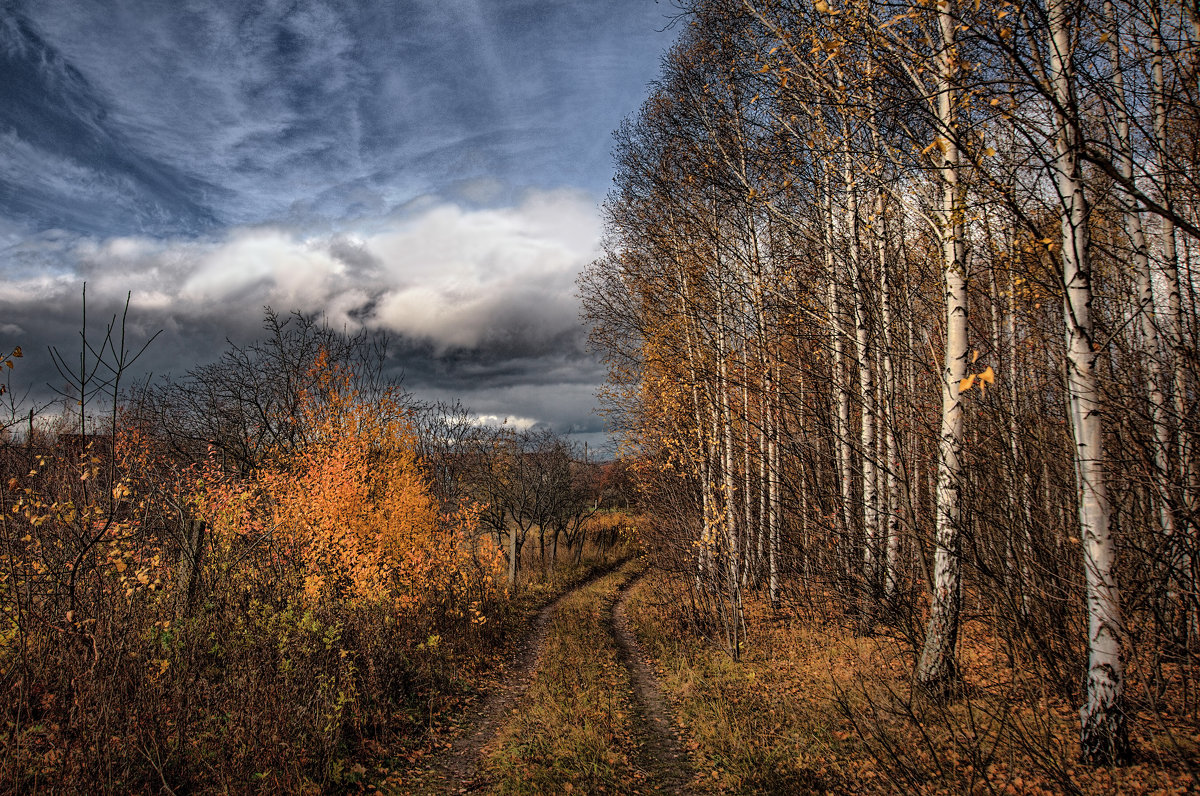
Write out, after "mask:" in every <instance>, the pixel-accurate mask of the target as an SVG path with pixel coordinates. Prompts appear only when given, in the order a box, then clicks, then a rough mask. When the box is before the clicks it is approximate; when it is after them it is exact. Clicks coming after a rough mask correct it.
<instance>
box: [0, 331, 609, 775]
mask: <svg viewBox="0 0 1200 796" xmlns="http://www.w3.org/2000/svg"><path fill="white" fill-rule="evenodd" d="M121 332H122V326H121V324H120V323H119V322H118V321H117V320H116V319H114V321H113V324H112V325H110V326H109V328H108V329H107V336H106V337H104V339H103V343H98V342H97V341H94V340H93V341H91V344H90V345H86V338H85V348H84V351H83V362H84V365H85V367H84V369H83V371H82V372H81V373H74V372H71V371H67V372H66V374H65V375H66V376H69V377H71V379H73V381H72V382H71V383H72V384H73V386H72V387H71V388H70V389H72V390H74V392H75V394H76V395H77V396H78V398H77V402H78V403H79V404H81V405H83V406H84V407H85V408H86V411H85V412H84V413H83V416H82V418H81V417H80V413H79V411H78V408H77V410H76V412H75V413H74V416H73V413H71V412H69V411H68V412H67V413H65V414H64V415H63V416H62V417H63V419H62V420H60V421H59V422H58V423H57V425H54V424H51V425H49V426H47V425H46V424H45V422H44V421H41V422H39V421H38V420H37V419H36V418H35V419H33V420H30V421H28V422H27V423H26V421H25V418H24V417H21V418H14V422H12V423H11V424H10V425H9V427H8V428H7V429H6V430H5V434H4V437H3V440H2V442H0V466H2V467H3V484H2V486H3V489H2V490H0V605H2V606H3V614H2V615H0V621H2V625H0V677H2V680H0V688H2V691H3V697H4V698H3V699H2V700H0V720H2V721H3V726H2V728H0V732H2V733H3V737H4V742H3V745H2V748H0V781H2V782H6V783H10V784H11V786H12V787H14V788H16V789H17V790H21V791H39V792H83V791H87V792H114V793H116V792H119V793H126V792H181V791H191V792H221V791H235V792H246V791H260V792H272V793H275V792H304V791H312V790H341V789H347V788H348V789H352V790H353V789H357V788H358V787H359V785H360V784H364V783H367V782H368V781H370V780H371V779H372V778H374V777H375V776H377V774H378V769H379V768H380V767H384V768H388V767H394V766H396V765H398V764H404V763H405V761H407V760H408V759H409V758H411V759H413V760H417V759H419V758H420V756H421V755H422V754H424V752H425V751H426V750H427V748H428V745H429V743H431V742H432V739H433V738H435V737H438V736H439V734H440V733H441V732H442V731H443V730H445V729H446V728H447V727H448V726H450V724H451V721H450V720H451V717H452V716H453V715H454V714H455V711H456V709H457V708H459V707H460V706H461V705H462V704H463V703H464V701H469V700H470V699H471V698H472V696H473V694H474V693H476V692H477V691H478V690H479V689H484V688H486V687H487V685H488V682H489V680H488V678H489V676H490V674H491V672H492V670H493V668H494V667H495V665H496V664H497V662H498V661H499V660H500V658H501V656H502V655H503V654H504V653H505V651H507V650H508V649H510V648H511V647H512V646H513V645H514V644H515V643H517V642H519V640H520V639H521V637H522V636H523V632H524V627H525V625H526V623H527V622H528V620H529V618H530V616H531V615H532V614H533V613H536V611H537V609H538V608H539V607H540V605H541V604H543V603H545V602H546V601H548V600H550V599H551V598H552V597H553V596H554V595H556V594H557V593H559V592H560V591H562V590H563V589H565V588H567V587H569V586H570V585H572V584H574V583H577V582H580V581H581V580H583V579H585V578H586V577H588V575H589V574H590V573H591V572H592V571H594V569H595V568H597V567H604V566H610V565H611V563H612V562H613V561H615V560H617V559H618V558H619V557H621V556H622V555H624V552H623V551H624V538H625V537H626V536H627V530H626V529H627V527H628V525H629V523H630V520H629V517H628V514H627V513H625V512H623V511H622V510H621V505H623V503H624V501H625V498H624V497H623V496H622V495H619V494H616V493H614V492H613V491H612V488H611V487H612V485H611V484H609V483H608V481H609V480H611V474H610V473H609V472H608V469H609V467H607V466H603V465H597V464H594V463H589V462H585V461H581V460H580V459H579V458H578V457H577V456H575V455H574V453H573V451H572V450H571V449H570V447H569V446H568V445H567V444H566V443H565V442H563V440H561V439H560V438H557V437H554V436H553V435H550V434H547V433H542V432H519V431H509V430H504V429H501V430H497V429H490V428H484V427H480V426H478V425H473V424H471V423H470V422H469V418H468V417H467V415H466V413H465V412H463V411H462V410H460V409H454V410H448V409H445V408H439V407H426V406H422V405H420V404H418V403H417V402H416V401H415V400H414V399H413V398H412V396H409V395H408V394H406V393H405V392H403V391H402V390H401V389H400V388H399V386H398V385H395V384H388V383H386V382H385V381H384V380H383V379H382V378H381V376H380V364H381V363H382V361H383V358H382V357H383V355H384V352H383V349H382V348H380V347H379V346H380V341H379V340H377V339H373V338H369V337H365V336H360V337H347V336H345V335H341V334H338V333H335V332H332V331H331V330H329V329H327V328H325V327H323V326H321V325H319V324H317V323H315V322H313V321H312V320H311V319H308V318H304V317H301V316H291V317H284V318H281V317H277V316H275V315H268V317H267V321H266V332H267V334H266V336H265V338H264V339H263V340H262V341H260V342H258V343H256V344H254V345H252V346H250V347H247V348H237V347H231V348H230V349H229V350H227V351H226V352H225V354H223V355H222V357H221V359H220V360H219V361H218V362H217V363H215V364H214V365H212V366H208V367H203V368H199V369H197V370H195V371H192V372H191V373H189V374H187V375H186V377H184V378H183V379H181V380H179V381H176V382H162V383H158V384H150V385H138V386H137V387H136V388H135V389H133V390H126V389H125V385H122V384H121V383H120V377H121V376H122V375H123V374H124V371H125V369H126V368H127V367H128V365H129V363H130V361H131V359H132V357H131V356H130V355H129V352H127V351H124V350H123V348H122V343H121ZM17 353H19V352H17ZM61 359H62V358H61V357H60V360H61ZM10 361H11V360H10ZM72 416H73V419H72ZM18 420H19V421H20V422H17V421H18ZM534 473H537V474H538V476H539V477H538V479H537V480H538V481H539V483H538V484H536V485H535V484H531V483H528V480H529V479H530V478H531V476H532V474H534ZM543 476H545V478H543ZM549 478H553V479H556V480H555V482H554V489H553V490H543V491H541V492H538V491H537V490H536V489H535V487H536V488H537V489H540V488H541V482H542V481H544V480H548V479H549ZM510 535H517V536H518V539H517V542H516V543H515V545H514V544H510V543H509V539H508V538H507V537H508V536H510ZM533 538H536V539H537V542H538V544H537V545H536V546H534V545H529V546H526V545H524V542H525V541H526V540H527V539H533ZM512 550H515V551H516V552H517V555H518V556H520V557H521V558H520V559H519V560H520V561H521V566H520V567H514V566H511V565H510V564H509V563H508V562H506V561H505V555H506V553H507V552H509V551H512Z"/></svg>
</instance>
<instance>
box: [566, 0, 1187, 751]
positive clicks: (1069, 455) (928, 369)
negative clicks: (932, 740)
mask: <svg viewBox="0 0 1200 796" xmlns="http://www.w3.org/2000/svg"><path fill="white" fill-rule="evenodd" d="M681 20H682V21H684V22H686V25H687V28H686V30H685V32H684V34H683V35H682V36H681V38H680V41H679V43H678V44H677V45H676V47H675V49H674V50H673V51H672V52H671V53H670V55H669V56H668V57H667V58H666V59H665V60H664V63H663V70H662V74H661V76H660V78H659V80H658V82H657V83H656V84H655V86H654V90H653V93H652V95H651V97H650V98H649V99H648V101H647V102H646V104H645V105H644V107H643V109H642V111H641V112H640V114H638V115H637V116H636V117H634V118H632V119H630V120H629V121H628V122H627V123H626V124H625V125H624V126H623V127H622V128H621V130H619V131H618V133H617V136H616V160H617V165H618V172H617V177H616V181H615V187H614V189H613V191H612V193H611V194H610V197H609V200H608V202H607V204H606V216H607V229H608V238H607V242H606V249H605V253H604V255H603V256H602V257H601V258H600V259H598V260H597V261H596V262H595V263H593V265H592V266H591V268H590V269H588V271H587V272H586V273H585V274H584V275H583V277H581V283H580V291H581V295H582V298H583V301H584V306H585V315H586V316H587V318H588V320H589V322H590V323H591V324H592V328H593V337H592V340H593V343H594V345H595V346H596V348H597V350H598V351H599V352H600V353H601V354H602V356H604V358H605V360H606V362H607V364H608V366H609V369H610V380H609V385H608V388H607V392H606V396H605V398H606V400H607V402H608V404H607V405H608V410H609V412H610V416H611V418H612V420H613V424H614V428H616V429H618V430H619V432H620V434H621V435H622V439H623V445H624V446H625V447H624V452H625V455H626V456H627V457H629V458H630V459H631V460H633V461H635V462H636V463H637V468H638V472H639V474H640V479H641V484H642V489H643V494H644V496H645V505H646V506H647V508H648V510H649V515H650V516H651V517H652V518H653V527H652V528H651V529H650V530H649V531H648V532H649V533H650V534H651V535H652V536H653V538H654V539H655V540H656V544H655V545H654V548H653V554H654V555H655V556H656V557H657V558H658V559H659V562H660V564H662V565H663V566H668V567H671V568H672V569H673V570H674V571H678V572H686V573H690V575H689V577H691V578H692V581H691V582H692V583H693V584H694V586H693V591H694V599H695V605H696V610H697V611H700V612H708V613H709V615H711V617H713V620H714V623H715V624H714V626H715V627H717V628H719V633H718V637H719V638H720V639H721V643H723V644H724V645H725V646H726V647H727V649H728V650H729V652H730V654H731V655H733V656H734V657H735V658H736V657H738V656H739V655H740V654H741V653H742V652H743V651H744V650H743V648H742V644H743V641H742V640H743V639H744V636H745V634H744V628H745V623H746V622H747V621H749V620H748V619H747V613H746V604H747V601H749V600H753V599H757V596H758V595H762V596H763V597H764V598H765V599H766V600H767V604H768V605H769V606H775V607H776V608H778V607H779V606H780V605H781V604H783V603H785V602H787V603H792V604H797V605H801V604H802V605H808V606H814V607H816V608H817V609H819V611H820V612H821V613H822V615H824V616H828V617H840V618H841V619H843V620H845V621H846V622H847V627H849V628H852V629H853V631H854V632H857V633H859V634H863V635H871V634H875V633H883V632H886V633H898V634H901V635H903V636H904V637H905V638H909V639H910V640H911V649H912V660H911V663H912V666H913V671H914V675H915V676H914V681H915V683H916V684H917V687H918V688H919V689H920V690H921V691H922V693H923V694H924V695H925V697H926V698H928V699H932V700H934V701H938V702H946V701H952V700H954V699H955V698H956V697H957V695H958V694H959V693H960V692H961V688H960V686H962V685H963V684H964V682H968V681H970V679H971V676H972V672H971V671H970V669H969V667H968V666H966V665H965V664H964V662H963V661H960V660H959V656H958V646H959V635H960V631H961V629H962V628H963V627H964V623H966V622H968V621H971V622H974V623H976V625H981V626H986V628H987V631H988V632H989V633H993V634H996V635H997V636H999V637H1002V638H1004V639H1007V640H1008V643H1011V645H1012V648H1013V649H1015V650H1019V651H1020V655H1022V656H1027V657H1028V659H1029V660H1036V661H1039V662H1040V663H1039V666H1042V667H1043V668H1042V670H1041V671H1043V672H1044V673H1045V675H1044V676H1045V679H1046V680H1047V681H1050V682H1053V683H1054V684H1056V685H1055V687H1056V688H1058V689H1059V692H1060V694H1061V695H1062V696H1063V697H1064V698H1069V699H1071V700H1075V704H1077V705H1079V706H1081V708H1080V736H1079V738H1080V748H1079V753H1080V755H1081V757H1083V758H1084V759H1085V760H1087V761H1090V762H1093V763H1109V762H1115V761H1121V760H1123V759H1125V758H1127V757H1128V756H1129V754H1130V746H1129V740H1128V736H1129V733H1130V725H1131V723H1132V721H1133V718H1132V717H1133V715H1134V714H1135V713H1137V712H1138V710H1142V711H1145V710H1149V708H1147V706H1146V704H1144V703H1139V704H1138V705H1137V706H1136V709H1135V708H1132V707H1131V706H1130V705H1129V704H1128V700H1129V699H1131V698H1132V697H1131V696H1130V693H1129V692H1128V690H1127V689H1126V670H1127V668H1128V667H1129V665H1130V662H1131V661H1140V662H1141V663H1142V664H1143V665H1151V666H1153V665H1159V664H1157V663H1154V662H1161V661H1162V660H1166V659H1170V660H1182V661H1185V662H1187V663H1188V665H1194V664H1195V663H1196V662H1197V658H1196V656H1197V654H1198V653H1200V639H1198V638H1197V627H1198V617H1200V601H1198V593H1197V574H1198V573H1197V555H1196V554H1197V540H1198V537H1197V533H1198V529H1197V518H1196V512H1195V508H1196V501H1197V488H1198V486H1200V462H1197V457H1196V453H1195V447H1196V417H1195V413H1196V391H1197V384H1196V375H1195V374H1196V363H1195V359H1196V354H1195V337H1196V333H1197V328H1196V325H1197V313H1196V303H1195V299H1196V286H1195V275H1194V274H1193V262H1194V260H1195V256H1196V253H1197V247H1198V245H1200V212H1198V211H1200V208H1197V206H1196V202H1195V201H1194V197H1195V196H1197V188H1198V187H1200V186H1197V180H1198V179H1200V168H1198V166H1200V148H1197V144H1196V141H1197V137H1196V130H1197V129H1198V127H1200V113H1198V110H1200V97H1198V96H1197V92H1198V89H1197V81H1196V74H1197V69H1198V68H1200V40H1198V34H1197V24H1198V23H1197V19H1196V14H1195V10H1194V9H1193V8H1191V7H1190V6H1187V5H1186V4H1179V3H1175V2H1169V0H1146V2H1140V1H1139V2H1132V0H1025V1H1024V2H1006V1H1005V0H983V1H982V2H966V1H965V0H962V1H961V2H958V1H955V0H943V1H942V2H937V3H934V2H912V3H909V2H883V0H850V2H845V3H834V2H821V1H818V2H815V3H813V2H808V0H744V1H743V0H693V1H692V2H690V3H686V4H685V7H684V9H683V14H682V16H681ZM1189 671H1190V670H1189ZM1080 683H1082V686H1081V685H1080Z"/></svg>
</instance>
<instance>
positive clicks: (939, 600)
mask: <svg viewBox="0 0 1200 796" xmlns="http://www.w3.org/2000/svg"><path fill="white" fill-rule="evenodd" d="M954 18H955V10H954V3H952V2H948V1H947V2H943V3H941V4H939V5H938V22H939V28H940V31H941V38H942V52H941V53H940V55H939V57H938V117H939V122H940V124H941V127H942V129H943V130H944V131H945V132H946V135H945V136H944V137H943V141H944V145H943V148H942V163H941V168H940V169H939V173H940V175H939V176H940V177H941V182H942V207H941V210H940V213H939V222H940V225H941V232H942V276H943V281H944V288H945V300H946V351H945V360H944V364H943V366H942V423H941V433H940V435H939V438H938V472H937V504H936V519H935V523H936V525H935V531H934V534H935V536H934V557H933V594H932V599H931V601H930V607H929V623H928V625H927V626H926V630H925V646H924V648H923V649H922V651H921V659H920V662H919V664H918V666H917V682H919V683H921V685H922V686H924V687H925V689H926V690H927V691H929V692H930V693H931V694H933V695H935V696H941V695H943V694H944V693H945V691H946V689H947V688H949V687H950V686H951V685H952V684H953V681H954V680H956V679H957V676H958V672H957V666H956V661H955V646H956V644H957V642H958V627H959V608H960V602H961V591H962V574H961V566H960V560H959V551H960V548H961V545H962V538H961V536H962V530H961V522H962V514H961V507H960V505H959V502H960V498H961V495H960V489H961V483H962V461H961V453H962V438H963V407H962V399H961V398H960V397H959V383H960V382H961V381H962V380H963V379H964V378H966V374H967V274H966V262H965V250H964V245H963V213H962V203H961V200H960V197H959V190H960V188H959V152H958V147H957V145H956V143H955V141H954V140H953V139H954V136H953V134H952V131H953V130H954V127H955V110H954V109H955V103H956V91H955V87H954V78H955V75H956V73H957V70H958V67H957V64H956V59H957V52H956V48H955V24H956V23H955V19H954Z"/></svg>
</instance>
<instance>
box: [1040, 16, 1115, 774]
mask: <svg viewBox="0 0 1200 796" xmlns="http://www.w3.org/2000/svg"><path fill="white" fill-rule="evenodd" d="M1048 11H1049V22H1050V41H1049V45H1050V47H1049V50H1050V58H1049V64H1050V68H1049V72H1050V74H1049V77H1050V80H1051V85H1052V87H1053V90H1054V100H1055V123H1056V128H1057V129H1056V131H1055V141H1054V144H1055V156H1056V157H1055V160H1054V180H1055V188H1056V189H1057V193H1058V198H1059V201H1060V203H1061V211H1062V244H1063V245H1062V266H1063V288H1064V296H1063V305H1064V306H1063V314H1064V318H1065V320H1066V327H1067V328H1066V333H1067V397H1068V401H1069V403H1070V415H1071V428H1072V431H1073V433H1074V438H1075V476H1076V492H1077V496H1078V500H1079V527H1080V539H1081V540H1082V544H1083V563H1084V575H1085V579H1086V606H1087V614H1088V652H1089V655H1088V673H1087V697H1086V702H1085V704H1084V705H1083V707H1082V708H1080V720H1081V721H1080V724H1081V733H1080V739H1081V748H1082V752H1083V756H1084V757H1085V758H1087V759H1090V760H1093V761H1095V762H1110V761H1113V760H1114V759H1118V758H1121V757H1124V756H1125V755H1126V754H1127V753H1128V749H1127V742H1126V737H1125V716H1124V712H1123V709H1122V697H1123V693H1122V692H1123V690H1124V685H1125V675H1124V663H1123V661H1122V657H1121V636H1122V634H1123V627H1122V619H1121V605H1120V592H1119V591H1118V589H1117V585H1116V582H1115V580H1114V579H1113V568H1114V565H1115V563H1116V550H1115V547H1114V545H1113V541H1112V534H1111V530H1110V527H1109V524H1110V511H1111V509H1110V506H1109V501H1108V484H1107V480H1106V474H1105V470H1104V451H1103V419H1102V415H1101V411H1102V408H1103V406H1102V399H1101V395H1100V389H1099V384H1098V379H1097V373H1096V360H1097V358H1098V356H1099V353H1100V352H1099V351H1098V350H1097V349H1096V347H1095V345H1094V344H1093V340H1092V318H1091V305H1092V283H1091V263H1090V259H1089V240H1088V207H1087V196H1086V194H1085V192H1084V184H1083V179H1082V177H1081V174H1080V169H1079V158H1078V149H1079V145H1080V131H1079V128H1078V126H1077V122H1076V117H1075V96H1074V85H1073V83H1074V71H1073V66H1072V62H1071V59H1072V49H1071V31H1070V29H1069V20H1068V18H1067V14H1068V10H1067V0H1050V2H1049V6H1048Z"/></svg>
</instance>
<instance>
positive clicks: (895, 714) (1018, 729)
mask: <svg viewBox="0 0 1200 796" xmlns="http://www.w3.org/2000/svg"><path fill="white" fill-rule="evenodd" d="M684 594H685V591H684V587H683V586H682V585H681V584H678V583H672V582H663V581H661V580H658V581H657V582H656V581H654V580H652V579H645V580H643V581H642V583H641V584H639V585H638V586H637V587H635V589H634V593H633V594H632V595H631V598H630V600H629V603H628V615H629V618H630V623H631V626H632V627H633V628H634V630H635V632H636V633H637V634H638V635H639V638H640V640H641V642H642V643H643V645H644V646H645V648H646V650H647V653H648V654H649V655H650V657H651V659H652V662H653V663H654V665H655V666H656V668H657V670H658V673H659V676H660V679H661V684H662V687H663V691H664V694H665V695H666V696H667V698H668V699H669V700H670V701H671V702H672V703H673V705H674V708H675V710H676V713H677V716H678V720H679V724H680V725H681V727H682V728H683V730H684V732H685V735H686V736H687V737H688V746H689V748H690V750H691V753H692V755H693V758H694V762H695V765H696V766H697V768H698V769H699V770H701V771H704V772H706V773H705V775H704V777H703V779H704V781H705V782H706V784H707V787H709V788H711V789H712V790H713V791H716V792H721V793H847V794H884V793H920V794H976V793H978V794H1013V793H1020V794H1059V793H1077V794H1085V793H1086V794H1090V793H1114V794H1150V793H1153V794H1164V796H1166V795H1168V794H1184V793H1193V792H1195V788H1196V784H1197V782H1200V778H1198V777H1197V772H1196V770H1195V769H1196V765H1197V760H1200V732H1198V731H1197V728H1196V727H1194V726H1188V725H1187V724H1186V723H1185V722H1183V721H1182V720H1181V722H1180V723H1179V724H1178V725H1177V726H1173V727H1170V728H1167V727H1160V728H1157V730H1158V731H1157V732H1156V733H1155V734H1154V735H1153V736H1149V735H1147V736H1146V737H1141V738H1139V739H1137V741H1138V746H1139V748H1140V749H1141V750H1142V753H1141V756H1140V758H1139V759H1138V760H1136V761H1135V762H1134V763H1133V764H1132V765H1129V766H1125V767H1120V768H1093V767H1089V766H1085V765H1081V764H1078V763H1077V762H1076V761H1077V760H1078V757H1079V753H1078V739H1077V735H1076V733H1077V728H1078V718H1077V716H1076V714H1075V713H1074V709H1073V708H1072V706H1071V705H1068V704H1065V703H1064V702H1063V701H1062V700H1061V699H1056V698H1054V697H1052V696H1051V694H1050V691H1049V689H1047V688H1044V687H1040V686H1039V684H1038V682H1037V681H1036V678H1033V677H1027V676H1025V675H1024V674H1023V673H1022V672H1021V671H1020V669H1019V667H1013V666H1012V665H1011V663H1010V661H1009V660H1007V659H1006V658H1005V656H1003V655H999V654H997V652H996V650H995V647H996V643H995V640H994V639H992V638H990V637H989V636H988V634H987V633H986V632H985V631H984V628H982V627H980V626H979V625H977V624H972V625H971V626H969V627H968V628H966V629H965V632H964V636H965V638H964V640H963V641H962V647H961V650H960V655H961V660H962V662H963V665H964V667H965V671H968V672H970V673H971V674H970V675H969V677H968V682H967V684H966V687H965V688H964V689H963V690H962V691H961V693H960V694H959V695H958V696H957V698H956V699H954V700H953V701H952V702H950V703H949V704H945V705H939V704H936V703H932V702H930V701H928V700H924V699H922V698H921V697H920V696H919V694H915V693H914V690H913V688H912V684H911V673H912V660H911V653H910V652H909V651H908V650H907V648H906V647H905V646H904V645H903V644H902V642H900V641H899V640H895V639H890V638H888V637H887V636H886V635H876V636H871V637H860V636H856V635H855V634H853V633H850V632H847V631H846V629H845V627H844V625H842V624H838V623H832V622H830V623H827V624H826V623H820V622H814V621H813V620H812V619H811V618H806V619H804V620H801V619H799V618H797V617H793V616H790V615H788V614H787V613H786V612H780V613H775V614H772V613H771V612H770V608H769V606H766V605H762V604H755V603H751V604H749V605H748V606H747V608H748V622H747V624H748V627H749V635H748V637H747V639H746V644H745V647H744V650H743V654H742V656H741V660H740V661H734V660H733V659H732V658H731V657H730V656H729V654H728V653H727V652H726V651H724V650H723V649H721V648H719V647H718V646H715V645H713V644H712V643H710V642H709V641H708V640H706V639H705V638H703V637H702V635H701V634H699V633H695V632H691V633H689V632H681V631H682V629H684V628H689V627H692V625H693V623H692V622H691V621H690V619H691V618H690V617H689V615H688V613H687V609H686V606H687V604H688V602H687V600H686V599H685V598H684V597H683V595H684ZM1134 687H1137V685H1136V683H1135V685H1134ZM1160 715H1161V714H1160ZM1143 718H1144V717H1143ZM1139 724H1142V722H1141V721H1139Z"/></svg>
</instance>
